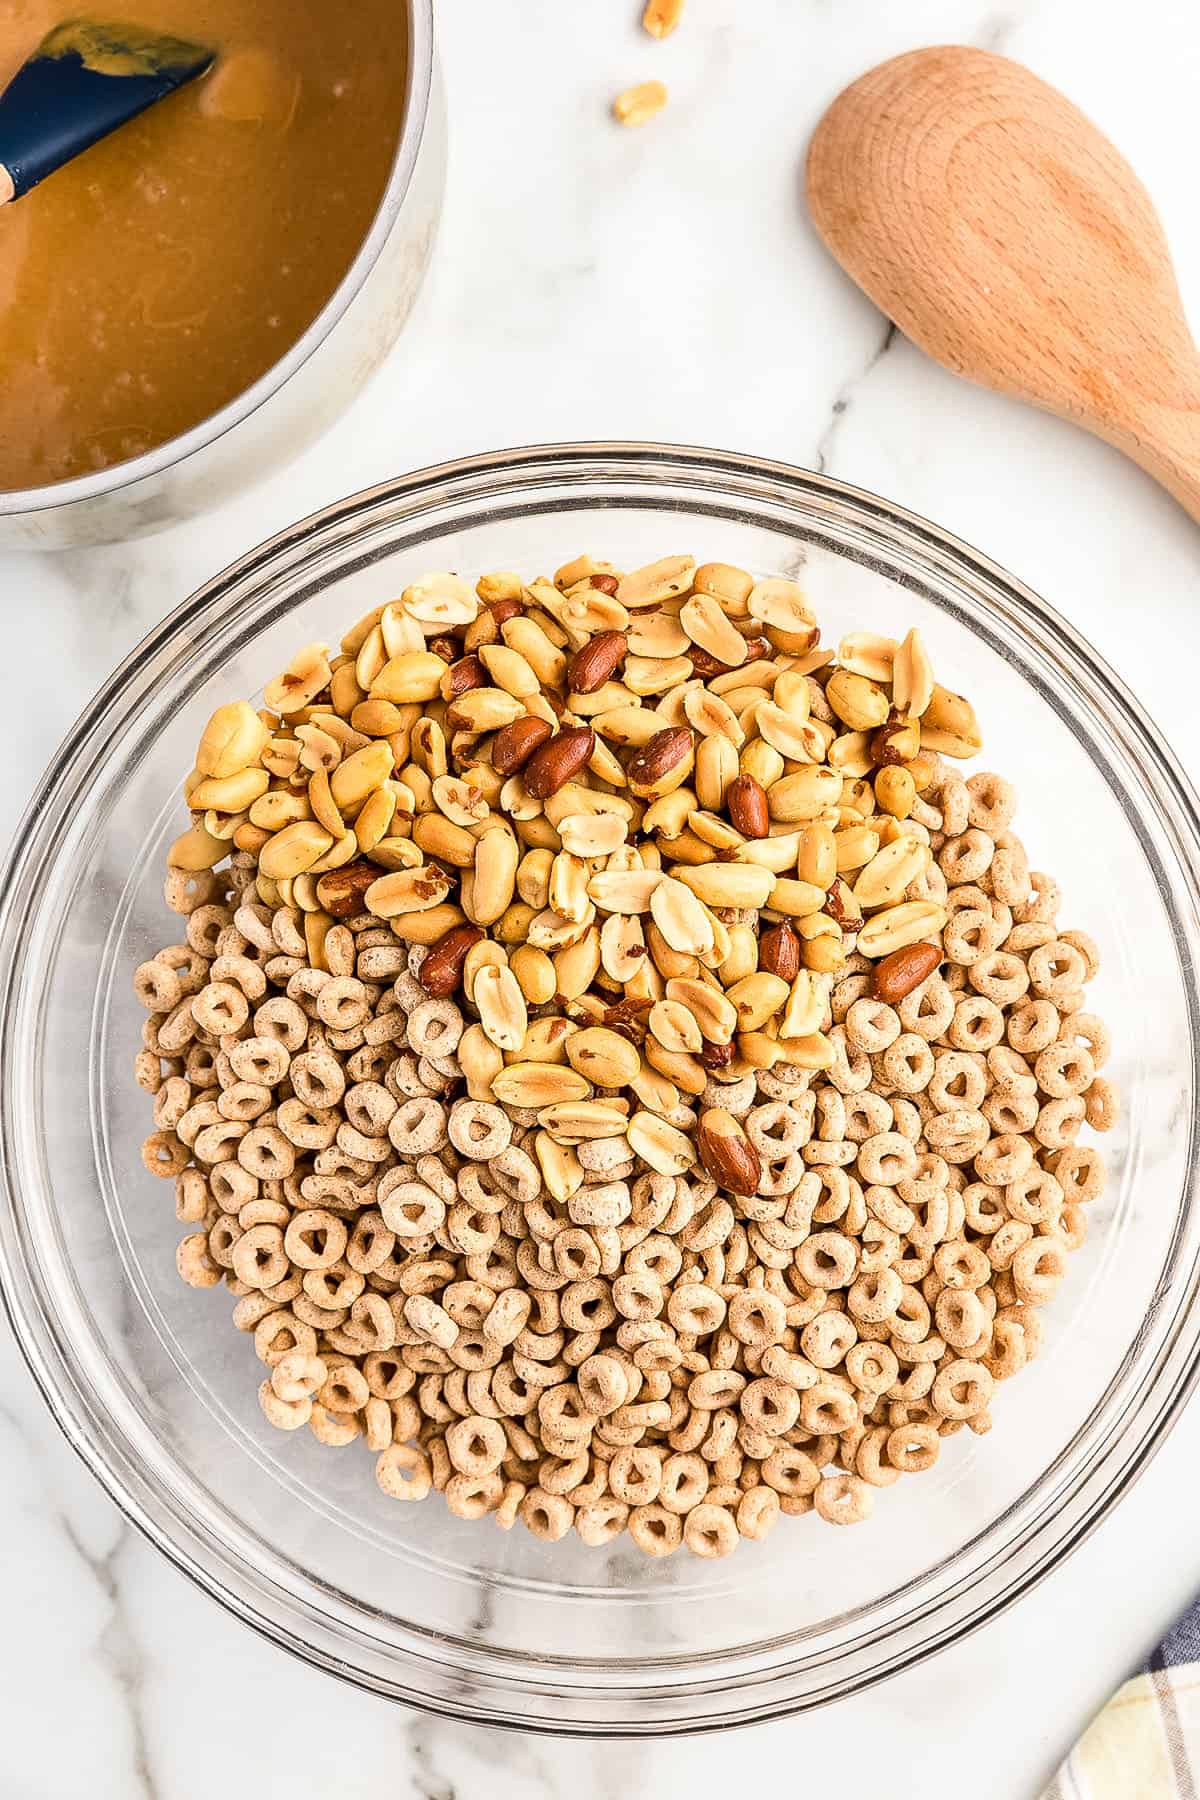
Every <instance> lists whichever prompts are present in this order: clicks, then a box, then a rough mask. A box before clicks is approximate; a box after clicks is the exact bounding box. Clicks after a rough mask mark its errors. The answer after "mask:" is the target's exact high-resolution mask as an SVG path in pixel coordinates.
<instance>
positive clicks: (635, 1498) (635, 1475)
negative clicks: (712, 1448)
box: [608, 1444, 708, 1506]
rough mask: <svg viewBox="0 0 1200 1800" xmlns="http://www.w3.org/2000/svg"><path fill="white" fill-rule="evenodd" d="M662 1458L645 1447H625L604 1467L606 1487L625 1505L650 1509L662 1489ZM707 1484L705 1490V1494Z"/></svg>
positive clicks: (657, 1452) (638, 1445) (650, 1448)
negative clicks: (648, 1507) (606, 1467)
mask: <svg viewBox="0 0 1200 1800" xmlns="http://www.w3.org/2000/svg"><path fill="white" fill-rule="evenodd" d="M664 1460H665V1459H664V1457H663V1455H662V1453H661V1451H659V1450H657V1449H655V1448H652V1447H651V1446H650V1445H649V1444H628V1445H625V1446H623V1447H622V1448H621V1449H619V1450H618V1451H617V1453H616V1455H615V1456H614V1457H612V1459H611V1460H610V1462H609V1465H608V1485H609V1488H610V1490H611V1492H612V1493H613V1494H614V1495H615V1496H616V1498H617V1499H618V1500H623V1501H624V1502H625V1504H626V1505H627V1506H651V1505H653V1503H654V1502H655V1501H656V1500H657V1499H658V1497H659V1493H660V1490H661V1488H662V1477H663V1466H664ZM707 1486H708V1484H707V1481H706V1482H705V1490H706V1491H707Z"/></svg>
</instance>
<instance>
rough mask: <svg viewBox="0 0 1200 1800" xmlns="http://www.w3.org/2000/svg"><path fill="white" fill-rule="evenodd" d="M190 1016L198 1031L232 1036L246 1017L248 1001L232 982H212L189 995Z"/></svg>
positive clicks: (217, 1035) (247, 1016) (215, 1035)
mask: <svg viewBox="0 0 1200 1800" xmlns="http://www.w3.org/2000/svg"><path fill="white" fill-rule="evenodd" d="M192 1017H193V1019H194V1020H195V1021H196V1023H197V1025H198V1026H199V1027H200V1029H201V1031H209V1032H211V1033H212V1035H213V1036H214V1037H225V1036H233V1035H235V1034H236V1033H237V1032H239V1031H240V1030H241V1028H242V1026H243V1025H244V1024H245V1023H246V1020H247V1019H248V1018H249V1017H250V1002H249V1001H248V1000H247V998H246V996H245V994H244V993H243V992H242V990H241V988H240V987H237V986H236V985H235V984H234V983H233V982H232V981H212V982H210V983H209V985H208V986H207V987H205V988H201V990H200V992H199V993H198V994H193V995H192Z"/></svg>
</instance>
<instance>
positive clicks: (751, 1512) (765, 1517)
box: [734, 1482, 780, 1543]
mask: <svg viewBox="0 0 1200 1800" xmlns="http://www.w3.org/2000/svg"><path fill="white" fill-rule="evenodd" d="M779 1510H780V1508H779V1495H778V1494H777V1493H776V1492H775V1490H774V1488H770V1487H767V1485H766V1483H765V1482H759V1484H758V1486H757V1487H752V1488H750V1489H748V1490H747V1492H746V1493H744V1494H743V1495H742V1498H741V1499H740V1500H739V1501H738V1503H737V1511H736V1512H735V1513H734V1519H735V1521H736V1523H737V1529H738V1536H739V1537H744V1538H748V1539H749V1540H750V1541H751V1542H752V1543H761V1542H762V1541H763V1539H764V1538H765V1537H766V1536H767V1534H768V1532H769V1531H770V1530H771V1528H772V1526H773V1525H774V1524H775V1521H776V1519H777V1518H778V1517H779Z"/></svg>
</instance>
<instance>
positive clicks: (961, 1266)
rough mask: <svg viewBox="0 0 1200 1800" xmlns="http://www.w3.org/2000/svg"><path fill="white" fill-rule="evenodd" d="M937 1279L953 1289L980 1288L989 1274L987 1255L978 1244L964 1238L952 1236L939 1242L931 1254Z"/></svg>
mask: <svg viewBox="0 0 1200 1800" xmlns="http://www.w3.org/2000/svg"><path fill="white" fill-rule="evenodd" d="M933 1266H934V1269H935V1270H936V1271H937V1275H938V1279H939V1280H940V1281H941V1282H942V1283H943V1284H944V1285H945V1286H946V1287H947V1288H951V1289H954V1290H960V1289H969V1290H971V1291H972V1292H974V1291H975V1290H976V1289H977V1288H982V1287H983V1286H984V1284H985V1283H986V1282H987V1280H988V1277H989V1276H990V1274H991V1268H990V1266H989V1264H988V1259H987V1255H986V1253H985V1252H984V1250H983V1249H982V1248H981V1246H980V1245H979V1244H968V1243H967V1242H966V1240H965V1239H964V1238H953V1239H951V1240H950V1241H949V1242H948V1243H945V1244H939V1245H938V1247H937V1249H936V1250H935V1251H934V1254H933Z"/></svg>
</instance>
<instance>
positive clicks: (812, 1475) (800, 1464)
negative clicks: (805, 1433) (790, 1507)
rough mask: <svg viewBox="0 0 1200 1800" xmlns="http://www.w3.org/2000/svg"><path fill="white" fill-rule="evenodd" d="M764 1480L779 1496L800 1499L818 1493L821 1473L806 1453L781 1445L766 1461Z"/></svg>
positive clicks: (763, 1467)
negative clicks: (817, 1487) (817, 1488)
mask: <svg viewBox="0 0 1200 1800" xmlns="http://www.w3.org/2000/svg"><path fill="white" fill-rule="evenodd" d="M762 1478H763V1480H764V1481H765V1482H766V1484H767V1486H768V1487H771V1488H774V1490H775V1492H776V1493H777V1494H781V1495H787V1496H789V1497H793V1498H797V1499H798V1498H801V1497H805V1496H808V1495H810V1494H812V1493H814V1492H815V1491H816V1486H817V1483H818V1482H819V1481H820V1479H821V1471H820V1469H819V1467H818V1466H817V1464H816V1462H814V1460H813V1458H812V1457H811V1456H809V1455H808V1454H807V1452H806V1451H804V1450H801V1449H800V1448H799V1447H798V1446H796V1445H793V1444H780V1445H779V1447H778V1449H776V1450H773V1451H772V1452H771V1454H770V1456H768V1457H766V1458H765V1459H764V1461H763V1465H762Z"/></svg>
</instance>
